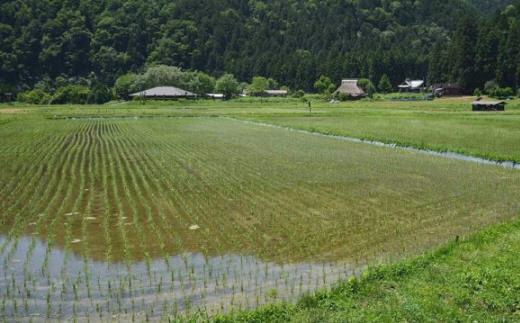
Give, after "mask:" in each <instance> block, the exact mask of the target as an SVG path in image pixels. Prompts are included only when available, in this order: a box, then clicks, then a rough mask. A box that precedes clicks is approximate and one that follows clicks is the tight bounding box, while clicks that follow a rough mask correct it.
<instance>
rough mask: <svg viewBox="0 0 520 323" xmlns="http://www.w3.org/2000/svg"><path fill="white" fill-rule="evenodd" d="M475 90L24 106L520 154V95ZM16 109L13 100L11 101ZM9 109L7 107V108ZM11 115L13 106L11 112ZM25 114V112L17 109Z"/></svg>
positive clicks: (493, 155)
mask: <svg viewBox="0 0 520 323" xmlns="http://www.w3.org/2000/svg"><path fill="white" fill-rule="evenodd" d="M472 100H473V98H450V99H441V100H435V101H418V102H393V101H377V100H376V101H360V102H347V103H340V104H330V103H327V102H324V101H320V100H316V99H312V104H313V110H312V115H309V111H308V108H307V105H306V104H305V103H303V102H302V101H301V100H299V99H256V98H242V99H237V100H232V101H224V102H220V101H174V102H153V101H152V102H147V103H146V105H142V104H141V103H139V102H130V103H112V104H108V105H104V106H47V107H35V106H20V105H15V106H14V107H15V109H18V110H20V111H23V110H26V109H29V110H30V112H29V114H31V115H39V116H43V117H47V118H55V117H56V118H60V117H88V116H105V117H109V116H110V117H114V116H120V117H121V116H125V117H127V116H131V117H133V116H140V117H143V116H149V117H153V116H155V117H160V116H163V117H164V116H233V117H239V118H246V119H251V120H257V121H261V122H268V123H273V124H277V125H283V126H288V127H294V128H299V129H305V130H309V131H315V132H320V133H328V134H335V135H343V136H352V137H356V138H362V139H369V140H376V141H382V142H386V143H397V144H399V145H403V146H411V147H417V148H426V149H432V150H436V151H453V152H460V153H463V154H468V155H473V156H478V157H483V158H487V159H492V160H499V161H503V160H509V161H516V162H520V141H518V140H517V138H519V137H520V101H519V100H514V101H510V102H509V103H508V105H507V111H506V112H505V113H474V112H471V101H472ZM5 108H7V109H9V108H11V109H13V106H11V107H9V106H4V109H2V108H0V111H2V110H5ZM1 115H2V114H0V116H1ZM4 115H5V114H4ZM17 115H19V114H17Z"/></svg>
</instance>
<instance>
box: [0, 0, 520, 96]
mask: <svg viewBox="0 0 520 323" xmlns="http://www.w3.org/2000/svg"><path fill="white" fill-rule="evenodd" d="M475 6H476V7H475ZM477 8H478V9H477ZM498 9H499V10H498ZM465 15H466V16H468V17H471V18H468V19H461V17H463V16H465ZM460 21H461V23H459V22H460ZM519 21H520V0H511V1H507V0H452V1H445V0H430V1H409V0H362V1H361V0H359V1H353V0H348V1H347V0H330V1H315V0H283V1H282V0H271V1H260V0H202V1H192V0H176V1H169V0H148V1H143V0H125V1H121V0H106V1H70V0H27V1H19V0H5V1H2V2H0V91H3V92H5V91H11V90H17V91H21V90H24V89H27V88H33V87H34V86H35V85H36V84H37V83H38V82H40V81H42V80H51V82H53V83H55V80H56V79H57V78H58V77H63V79H66V80H71V79H75V80H78V79H80V78H88V77H89V75H90V74H91V73H92V72H94V73H95V74H96V76H97V79H98V80H99V81H102V82H104V83H106V84H107V85H109V86H112V85H113V84H114V82H115V81H116V80H117V78H118V77H119V76H121V75H124V74H127V73H129V72H134V73H140V72H142V71H143V70H146V68H147V67H149V66H156V65H172V66H177V67H179V68H182V69H183V70H188V71H192V72H193V73H196V72H195V71H204V72H206V73H208V74H210V75H222V74H224V73H232V74H234V75H235V76H236V77H237V79H239V80H241V81H244V80H250V79H251V78H252V77H253V76H255V75H263V76H266V77H267V78H271V79H274V80H277V81H278V82H280V83H281V84H286V85H288V86H289V87H290V88H291V89H293V90H297V89H302V90H306V91H309V90H313V86H314V81H315V80H316V79H317V78H318V77H319V76H320V75H328V76H329V77H331V80H332V82H333V83H339V81H340V80H341V78H344V77H359V78H361V77H362V78H369V79H370V80H371V81H372V82H379V80H380V78H381V77H382V76H383V75H384V74H387V75H388V77H389V79H390V82H391V83H393V84H395V83H397V82H400V81H402V80H403V79H405V78H406V77H410V78H421V79H422V78H426V77H427V78H428V80H429V81H430V82H447V81H459V82H461V83H463V84H464V85H465V86H467V87H468V91H472V88H473V87H480V88H482V87H483V85H484V83H485V82H486V81H488V80H490V79H496V80H497V81H498V82H499V83H500V85H501V86H503V87H505V86H509V87H513V88H515V87H517V86H518V82H519V74H520V63H519V61H520V60H519V56H518V55H519V54H518V53H519V52H520V50H519V45H518V44H519V42H520V41H519V39H520V36H519V33H520V32H519V30H520V28H519ZM450 61H453V63H450ZM190 81H191V82H193V83H191V85H190V87H192V88H194V89H195V91H197V92H198V93H199V92H200V93H202V92H204V91H206V90H207V89H209V88H210V87H211V83H212V82H213V81H214V80H211V79H208V78H197V77H196V75H195V74H193V75H191V78H190ZM183 84H184V83H183ZM53 86H54V84H53ZM268 87H273V84H269V85H268Z"/></svg>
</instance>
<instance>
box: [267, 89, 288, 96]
mask: <svg viewBox="0 0 520 323" xmlns="http://www.w3.org/2000/svg"><path fill="white" fill-rule="evenodd" d="M287 94H288V92H287V90H265V95H266V96H287Z"/></svg>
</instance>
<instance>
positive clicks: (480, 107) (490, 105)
mask: <svg viewBox="0 0 520 323" xmlns="http://www.w3.org/2000/svg"><path fill="white" fill-rule="evenodd" d="M505 110H506V103H505V102H504V101H480V100H477V101H475V102H473V111H505Z"/></svg>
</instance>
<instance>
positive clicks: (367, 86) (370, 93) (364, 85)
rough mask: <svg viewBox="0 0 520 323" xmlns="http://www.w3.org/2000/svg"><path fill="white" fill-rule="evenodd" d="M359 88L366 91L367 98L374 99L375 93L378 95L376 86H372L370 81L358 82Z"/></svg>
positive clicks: (361, 80)
mask: <svg viewBox="0 0 520 323" xmlns="http://www.w3.org/2000/svg"><path fill="white" fill-rule="evenodd" d="M358 86H359V87H360V88H361V89H362V90H363V91H365V93H366V94H367V96H368V97H369V98H371V97H373V96H374V93H376V88H375V86H374V84H372V82H371V81H370V80H369V79H360V80H359V81H358Z"/></svg>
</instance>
